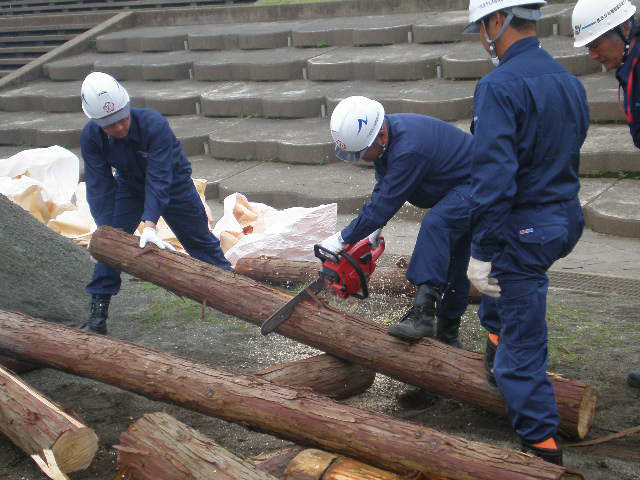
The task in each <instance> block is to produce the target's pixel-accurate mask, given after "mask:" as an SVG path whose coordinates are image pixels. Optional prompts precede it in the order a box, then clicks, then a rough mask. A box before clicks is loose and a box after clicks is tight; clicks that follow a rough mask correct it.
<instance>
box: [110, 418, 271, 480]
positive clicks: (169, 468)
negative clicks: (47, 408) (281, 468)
mask: <svg viewBox="0 0 640 480" xmlns="http://www.w3.org/2000/svg"><path fill="white" fill-rule="evenodd" d="M118 440H119V442H120V443H119V444H118V445H114V447H113V448H115V449H116V450H117V451H118V468H119V469H120V470H121V471H126V472H127V473H126V475H127V477H125V478H129V479H130V480H158V479H163V480H183V479H185V478H194V479H230V480H231V479H233V480H276V477H274V476H273V475H271V474H270V473H267V472H264V471H261V470H257V469H256V468H255V467H254V466H253V465H251V464H250V463H249V462H247V461H246V460H243V459H241V458H240V457H237V456H236V455H234V454H232V453H231V452H229V451H228V450H225V449H224V448H222V447H221V446H220V445H218V444H217V443H216V442H214V441H213V440H211V439H209V438H207V437H206V436H204V435H203V434H201V433H200V432H198V431H196V430H194V429H193V428H191V427H189V426H187V425H185V424H184V423H181V422H179V421H178V420H176V419H175V418H173V417H172V416H170V415H168V414H166V413H163V412H159V413H151V414H149V413H147V414H145V415H144V416H143V417H142V418H140V419H139V420H137V421H136V422H134V423H133V424H132V425H131V426H130V427H129V429H128V430H127V431H126V432H124V433H122V435H120V438H119V439H118Z"/></svg>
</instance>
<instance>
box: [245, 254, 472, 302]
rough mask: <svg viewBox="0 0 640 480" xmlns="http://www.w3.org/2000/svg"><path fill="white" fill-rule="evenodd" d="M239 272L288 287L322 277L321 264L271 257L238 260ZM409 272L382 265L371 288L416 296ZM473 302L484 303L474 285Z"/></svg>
mask: <svg viewBox="0 0 640 480" xmlns="http://www.w3.org/2000/svg"><path fill="white" fill-rule="evenodd" d="M235 269H236V272H238V273H241V274H242V275H245V276H247V277H249V278H253V279H254V280H257V281H259V282H267V283H272V284H275V285H285V284H290V283H308V282H310V281H311V280H313V279H314V278H316V277H317V276H318V271H319V270H320V263H319V262H302V261H297V260H282V259H279V258H269V257H259V258H246V257H245V258H241V259H240V260H238V263H237V264H236V267H235ZM406 273H407V266H406V262H404V263H401V265H400V266H395V267H386V266H378V267H376V271H375V272H374V273H373V275H371V278H370V279H369V289H370V291H371V292H375V293H382V294H386V295H401V294H404V295H415V293H416V286H415V285H412V284H411V283H409V282H408V281H407V279H406V277H405V274H406ZM469 301H470V302H471V303H479V302H480V293H479V292H478V290H477V289H476V288H475V287H474V286H473V285H471V286H470V291H469Z"/></svg>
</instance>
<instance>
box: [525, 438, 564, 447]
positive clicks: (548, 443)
mask: <svg viewBox="0 0 640 480" xmlns="http://www.w3.org/2000/svg"><path fill="white" fill-rule="evenodd" d="M531 446H532V447H536V448H545V449H547V450H557V449H558V444H557V443H556V439H555V438H553V437H549V438H547V439H546V440H545V441H543V442H540V443H534V444H532V445H531Z"/></svg>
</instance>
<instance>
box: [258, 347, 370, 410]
mask: <svg viewBox="0 0 640 480" xmlns="http://www.w3.org/2000/svg"><path fill="white" fill-rule="evenodd" d="M255 375H257V376H258V377H261V378H264V379H265V380H269V381H270V382H273V383H277V384H278V385H288V386H290V387H296V388H300V387H307V388H310V389H311V390H313V391H314V392H316V393H319V394H320V395H325V396H327V397H329V398H335V399H336V400H341V399H344V398H349V397H351V396H353V395H357V394H359V393H362V392H364V391H365V390H366V389H367V388H369V387H370V386H371V384H372V383H373V381H374V380H375V378H376V374H375V372H374V371H373V370H370V369H368V368H364V367H362V366H360V365H358V364H355V363H351V362H347V361H345V360H342V359H340V358H336V357H334V356H332V355H327V354H326V353H324V354H321V355H315V356H313V357H309V358H303V359H302V360H295V361H293V362H287V363H282V364H280V365H274V366H272V367H269V368H266V369H264V370H260V371H259V372H256V373H255Z"/></svg>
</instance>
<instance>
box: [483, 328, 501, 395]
mask: <svg viewBox="0 0 640 480" xmlns="http://www.w3.org/2000/svg"><path fill="white" fill-rule="evenodd" d="M497 349H498V346H497V345H496V344H495V343H493V342H492V341H491V339H490V338H489V337H487V348H486V349H485V351H484V370H485V372H487V381H488V382H489V383H490V384H491V385H493V386H494V387H497V386H498V384H497V382H496V377H495V376H494V375H493V362H494V360H495V359H496V350H497Z"/></svg>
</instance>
